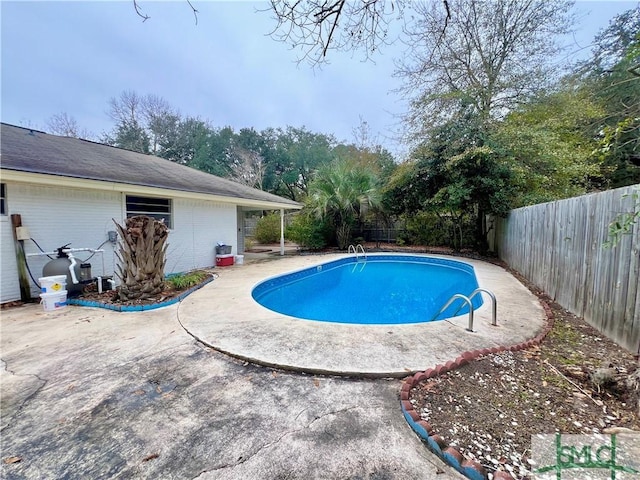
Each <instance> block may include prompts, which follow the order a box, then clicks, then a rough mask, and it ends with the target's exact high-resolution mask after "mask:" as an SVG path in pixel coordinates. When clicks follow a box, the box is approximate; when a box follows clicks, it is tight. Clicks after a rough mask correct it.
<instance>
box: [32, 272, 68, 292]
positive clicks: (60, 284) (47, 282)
mask: <svg viewBox="0 0 640 480" xmlns="http://www.w3.org/2000/svg"><path fill="white" fill-rule="evenodd" d="M38 282H40V291H41V292H42V293H60V292H62V291H64V292H65V295H66V290H67V276H66V275H53V276H51V277H42V278H39V279H38Z"/></svg>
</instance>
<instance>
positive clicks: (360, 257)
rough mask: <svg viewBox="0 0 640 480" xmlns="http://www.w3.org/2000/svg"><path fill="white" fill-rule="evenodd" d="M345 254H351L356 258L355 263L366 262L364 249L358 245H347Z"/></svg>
mask: <svg viewBox="0 0 640 480" xmlns="http://www.w3.org/2000/svg"><path fill="white" fill-rule="evenodd" d="M347 253H348V254H349V253H353V254H354V255H355V256H356V262H360V261H363V262H365V263H366V261H367V252H365V251H364V247H363V246H362V245H360V244H358V245H349V249H348V250H347ZM360 254H361V255H360Z"/></svg>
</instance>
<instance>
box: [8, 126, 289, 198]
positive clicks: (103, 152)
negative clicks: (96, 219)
mask: <svg viewBox="0 0 640 480" xmlns="http://www.w3.org/2000/svg"><path fill="white" fill-rule="evenodd" d="M1 127H2V129H1V136H0V147H1V148H0V150H1V156H0V162H1V163H0V166H1V168H2V169H3V170H13V171H18V172H29V173H37V174H47V175H54V176H60V177H69V178H77V179H86V180H96V181H102V182H110V183H119V184H128V185H132V186H144V187H153V188H161V189H167V190H173V191H177V192H189V193H195V194H204V195H214V196H216V197H227V198H229V199H234V200H235V201H236V203H238V204H242V203H243V202H242V201H243V200H245V201H246V200H249V201H251V202H250V204H251V205H256V206H257V205H258V204H260V207H261V208H269V207H271V208H294V209H297V208H301V207H302V205H300V204H299V203H297V202H294V201H292V200H289V199H287V198H283V197H279V196H277V195H273V194H270V193H267V192H264V191H262V190H258V189H256V188H251V187H248V186H246V185H241V184H239V183H236V182H233V181H231V180H228V179H225V178H221V177H216V176H215V175H211V174H209V173H206V172H202V171H200V170H196V169H194V168H191V167H187V166H185V165H180V164H177V163H174V162H171V161H169V160H165V159H164V158H160V157H155V156H153V155H145V154H142V153H137V152H131V151H129V150H123V149H121V148H116V147H111V146H108V145H104V144H101V143H96V142H92V141H89V140H82V139H78V138H71V137H60V136H57V135H49V134H47V133H44V132H40V131H37V130H33V129H30V128H23V127H16V126H14V125H9V124H5V123H2V124H1ZM177 196H179V195H177ZM263 203H264V205H263Z"/></svg>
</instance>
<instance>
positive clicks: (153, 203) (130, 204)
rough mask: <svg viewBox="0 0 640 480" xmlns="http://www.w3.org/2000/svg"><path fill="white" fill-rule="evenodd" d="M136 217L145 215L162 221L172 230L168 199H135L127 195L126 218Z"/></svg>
mask: <svg viewBox="0 0 640 480" xmlns="http://www.w3.org/2000/svg"><path fill="white" fill-rule="evenodd" d="M136 215H147V216H148V217H153V218H155V219H156V220H164V224H165V225H166V226H167V227H169V228H172V227H173V222H172V221H171V200H170V199H168V198H155V197H137V196H135V195H127V218H129V217H135V216H136Z"/></svg>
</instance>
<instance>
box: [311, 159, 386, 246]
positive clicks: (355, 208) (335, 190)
mask: <svg viewBox="0 0 640 480" xmlns="http://www.w3.org/2000/svg"><path fill="white" fill-rule="evenodd" d="M379 205H380V190H379V187H378V180H377V178H376V177H375V175H374V174H373V173H372V172H371V170H369V169H367V168H364V167H363V166H362V165H359V164H357V163H354V162H349V161H345V160H335V161H333V162H331V163H330V164H327V165H323V166H322V167H321V168H320V169H319V170H318V173H317V175H316V178H315V179H314V180H313V182H312V183H311V184H310V185H309V197H308V203H307V205H306V206H307V208H308V209H309V211H310V212H312V214H313V215H314V216H315V217H316V218H317V219H319V220H321V221H325V220H328V221H329V222H331V223H332V224H333V226H334V228H335V231H336V239H337V242H338V248H340V249H346V248H347V246H348V245H349V242H350V241H351V231H352V228H353V226H354V224H355V222H356V221H357V220H359V219H361V218H362V217H363V216H364V215H365V214H366V212H367V210H369V209H371V208H376V207H378V206H379Z"/></svg>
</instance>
